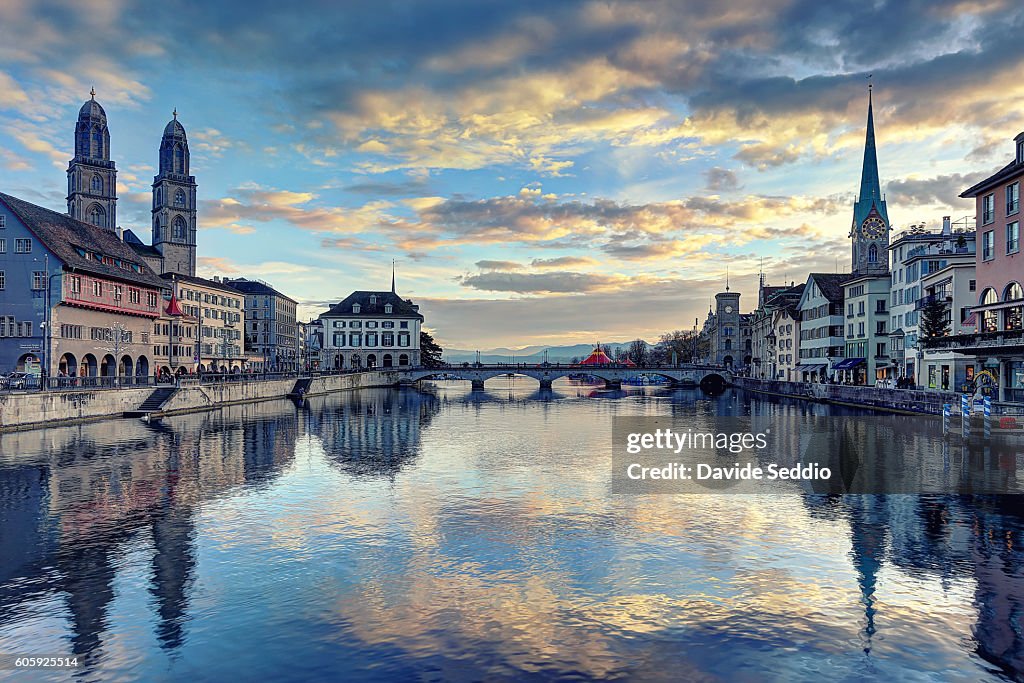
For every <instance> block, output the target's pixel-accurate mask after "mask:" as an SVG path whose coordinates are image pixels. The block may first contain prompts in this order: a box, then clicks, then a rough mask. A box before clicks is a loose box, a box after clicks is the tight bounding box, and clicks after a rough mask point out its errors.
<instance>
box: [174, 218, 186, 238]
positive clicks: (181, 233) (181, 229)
mask: <svg viewBox="0 0 1024 683" xmlns="http://www.w3.org/2000/svg"><path fill="white" fill-rule="evenodd" d="M174 239H176V240H183V239H185V219H184V218H182V217H181V216H178V217H176V218H175V219H174Z"/></svg>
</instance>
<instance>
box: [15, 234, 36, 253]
mask: <svg viewBox="0 0 1024 683" xmlns="http://www.w3.org/2000/svg"><path fill="white" fill-rule="evenodd" d="M14 253H15V254H31V253H32V240H31V239H28V238H19V239H16V240H14Z"/></svg>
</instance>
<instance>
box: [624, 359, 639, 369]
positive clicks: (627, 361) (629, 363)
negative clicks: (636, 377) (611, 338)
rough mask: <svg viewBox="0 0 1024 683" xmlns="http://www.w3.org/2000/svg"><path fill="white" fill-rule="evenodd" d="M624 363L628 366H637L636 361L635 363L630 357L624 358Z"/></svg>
mask: <svg viewBox="0 0 1024 683" xmlns="http://www.w3.org/2000/svg"><path fill="white" fill-rule="evenodd" d="M622 364H623V365H625V366H626V367H627V368H635V367H636V363H634V362H633V361H631V360H630V359H628V358H626V359H625V360H623V361H622Z"/></svg>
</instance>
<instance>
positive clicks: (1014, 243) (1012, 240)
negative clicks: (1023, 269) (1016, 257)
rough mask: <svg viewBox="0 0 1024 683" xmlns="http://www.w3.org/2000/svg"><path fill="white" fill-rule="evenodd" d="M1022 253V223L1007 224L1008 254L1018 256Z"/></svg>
mask: <svg viewBox="0 0 1024 683" xmlns="http://www.w3.org/2000/svg"><path fill="white" fill-rule="evenodd" d="M1018 251H1020V221H1014V222H1012V223H1007V224H1006V253H1007V254H1016V253H1017V252H1018Z"/></svg>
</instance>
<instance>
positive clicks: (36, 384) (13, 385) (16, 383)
mask: <svg viewBox="0 0 1024 683" xmlns="http://www.w3.org/2000/svg"><path fill="white" fill-rule="evenodd" d="M155 385H156V378H155V377H153V376H152V375H142V376H138V377H137V376H134V375H132V376H125V377H114V376H107V377H102V376H97V377H47V378H45V379H44V378H42V377H39V376H38V375H27V376H24V377H18V376H16V377H0V391H2V392H7V393H10V392H15V391H40V390H46V391H76V390H78V391H80V390H82V389H89V390H92V389H124V388H129V387H151V386H155Z"/></svg>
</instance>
